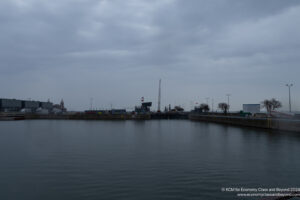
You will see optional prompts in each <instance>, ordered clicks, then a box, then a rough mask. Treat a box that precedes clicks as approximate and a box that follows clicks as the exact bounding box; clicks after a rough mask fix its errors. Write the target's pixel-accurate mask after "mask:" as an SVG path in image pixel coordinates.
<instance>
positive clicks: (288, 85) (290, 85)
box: [285, 84, 293, 112]
mask: <svg viewBox="0 0 300 200" xmlns="http://www.w3.org/2000/svg"><path fill="white" fill-rule="evenodd" d="M285 86H287V87H288V88H289V108H290V112H292V106H291V87H292V86H293V84H286V85H285Z"/></svg>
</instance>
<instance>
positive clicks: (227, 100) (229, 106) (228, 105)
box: [226, 94, 231, 112]
mask: <svg viewBox="0 0 300 200" xmlns="http://www.w3.org/2000/svg"><path fill="white" fill-rule="evenodd" d="M226 96H227V102H228V112H229V108H230V104H229V96H231V94H226Z"/></svg>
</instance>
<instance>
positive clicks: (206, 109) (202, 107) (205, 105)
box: [200, 103, 210, 112]
mask: <svg viewBox="0 0 300 200" xmlns="http://www.w3.org/2000/svg"><path fill="white" fill-rule="evenodd" d="M200 110H201V111H204V112H208V111H209V110H210V109H209V106H208V105H207V104H206V103H202V104H201V105H200Z"/></svg>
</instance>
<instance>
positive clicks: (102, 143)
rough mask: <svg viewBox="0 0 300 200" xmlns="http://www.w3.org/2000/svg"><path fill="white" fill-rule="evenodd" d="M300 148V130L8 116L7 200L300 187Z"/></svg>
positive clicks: (2, 129) (1, 149)
mask: <svg viewBox="0 0 300 200" xmlns="http://www.w3.org/2000/svg"><path fill="white" fill-rule="evenodd" d="M299 154H300V134H299V133H290V132H272V131H269V130H264V129H252V128H245V127H234V126H229V125H222V124H214V123H206V122H193V121H189V120H147V121H83V120H82V121H81V120H25V121H0V161H1V163H0V199H3V200H8V199H9V200H19V199H23V200H24V199H26V200H27V199H28V200H39V199H43V200H53V199H55V200H60V199H61V200H77V199H78V200H79V199H80V200H81V199H84V200H89V199H91V200H92V199H95V200H96V199H97V200H98V199H112V200H119V199H128V200H143V199H145V200H154V199H205V200H210V199H211V200H215V199H224V200H225V199H226V200H227V199H228V200H229V199H240V198H238V197H236V194H235V193H232V192H222V191H221V188H227V187H244V188H259V187H264V188H272V187H279V188H280V187H281V188H287V187H299V186H300V181H299V180H300V171H299V167H300V159H299ZM252 199H253V198H252Z"/></svg>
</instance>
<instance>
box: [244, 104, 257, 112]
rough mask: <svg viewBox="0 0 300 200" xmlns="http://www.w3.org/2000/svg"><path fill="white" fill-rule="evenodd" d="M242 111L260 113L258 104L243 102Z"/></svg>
mask: <svg viewBox="0 0 300 200" xmlns="http://www.w3.org/2000/svg"><path fill="white" fill-rule="evenodd" d="M243 112H245V113H251V114H255V113H260V104H243Z"/></svg>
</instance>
